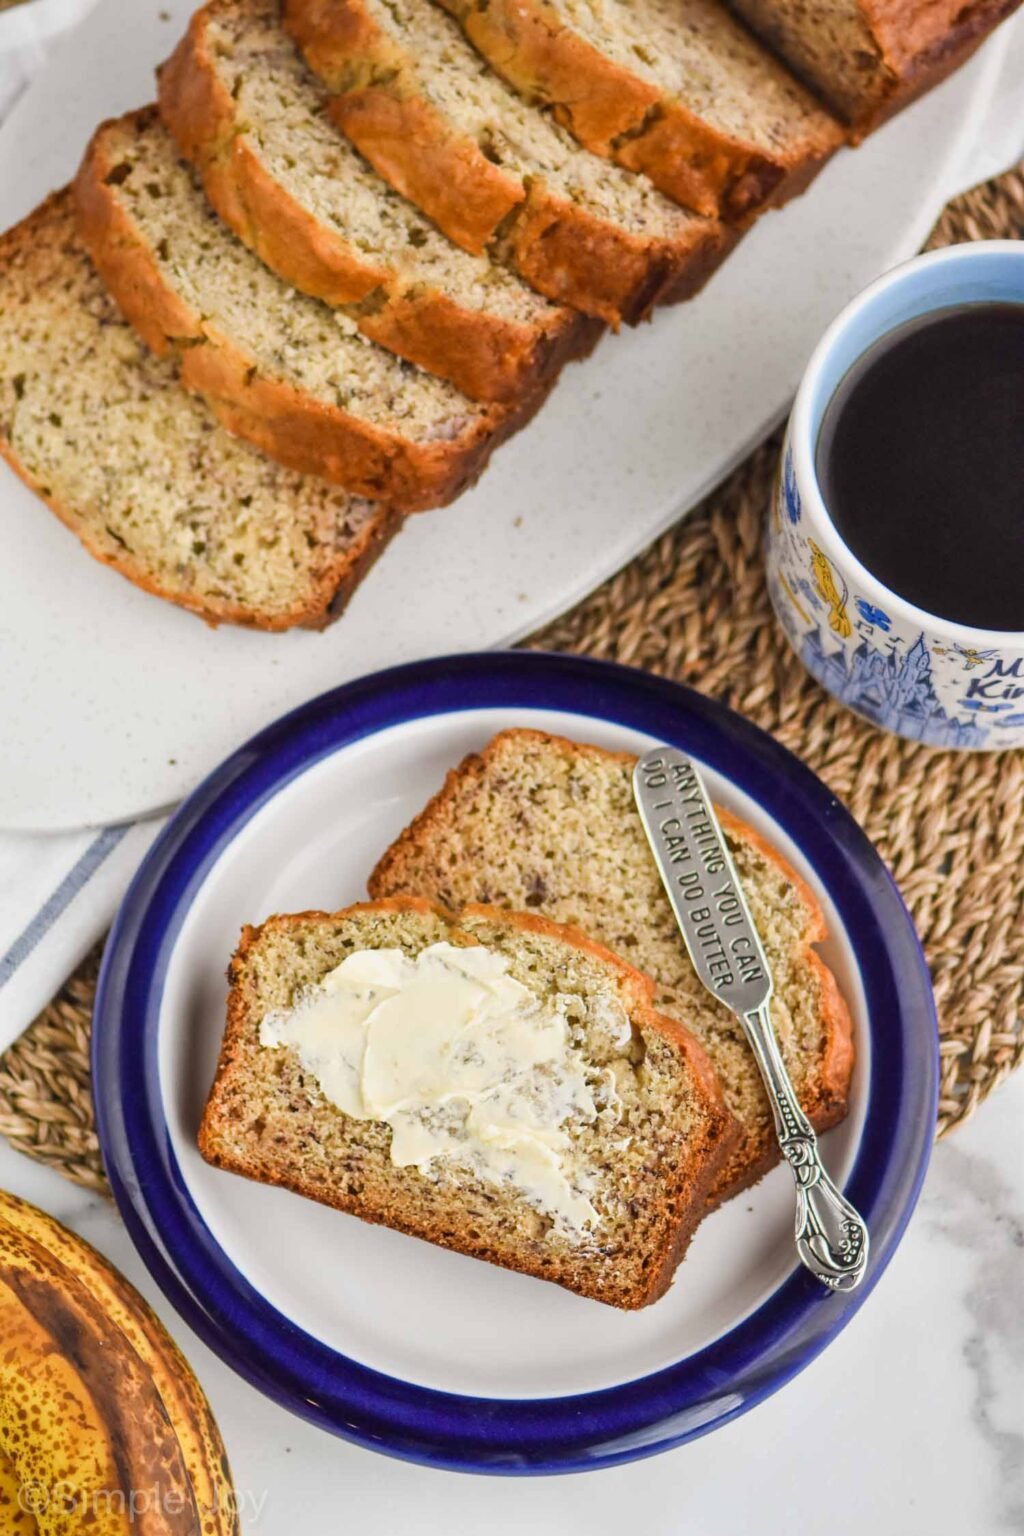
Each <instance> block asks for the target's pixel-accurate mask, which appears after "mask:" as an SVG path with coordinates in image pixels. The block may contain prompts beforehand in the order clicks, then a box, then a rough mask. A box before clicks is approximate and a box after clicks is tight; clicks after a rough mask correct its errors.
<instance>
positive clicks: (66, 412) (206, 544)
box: [0, 191, 401, 629]
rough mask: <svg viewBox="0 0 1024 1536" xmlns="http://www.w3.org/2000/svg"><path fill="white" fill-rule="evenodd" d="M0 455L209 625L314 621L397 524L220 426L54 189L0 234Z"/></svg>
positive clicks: (101, 543) (339, 599)
mask: <svg viewBox="0 0 1024 1536" xmlns="http://www.w3.org/2000/svg"><path fill="white" fill-rule="evenodd" d="M0 453H2V454H3V456H4V458H5V459H6V460H7V461H8V463H9V464H10V465H11V466H12V468H13V469H14V470H15V471H16V472H17V473H18V474H19V475H20V476H21V478H22V479H23V480H24V481H25V482H26V483H27V484H28V485H29V486H31V488H32V489H33V490H34V491H36V492H37V493H38V494H39V495H40V496H42V497H43V498H44V499H45V500H46V501H47V502H48V503H49V505H50V506H51V507H52V508H53V510H54V511H55V512H56V514H57V516H58V517H59V518H60V519H61V521H62V522H64V523H66V524H67V526H68V527H69V528H70V529H71V530H72V532H74V533H76V534H77V535H78V537H79V538H80V539H81V541H82V543H83V544H84V545H85V547H86V549H87V550H88V551H89V553H90V554H92V555H95V557H96V558H97V559H98V560H101V561H103V563H104V564H105V565H110V566H113V567H114V569H115V570H118V571H120V572H121V573H122V575H124V576H127V577H128V578H129V579H130V580H131V581H133V582H135V584H136V585H137V586H140V587H143V588H145V589H146V591H149V592H155V593H156V594H157V595H158V596H159V597H164V598H167V599H168V600H169V601H170V602H172V603H177V604H179V605H180V606H181V607H183V608H189V609H191V610H192V611H193V612H194V613H198V614H201V615H202V617H203V618H205V619H207V620H209V622H210V623H211V624H218V623H222V622H223V623H228V624H247V625H252V626H255V627H256V628H259V629H287V628H289V627H290V626H291V625H295V624H305V625H310V626H313V627H316V628H319V627H320V626H321V625H323V624H325V623H327V621H328V620H329V619H330V618H331V617H332V615H333V614H334V613H336V612H338V611H339V610H340V607H341V605H342V604H343V602H344V599H345V597H346V596H347V595H348V594H349V592H351V591H352V589H353V588H354V586H355V584H356V582H357V581H358V579H359V577H360V575H361V574H362V572H363V571H365V570H366V569H367V568H368V566H369V565H370V563H371V562H372V560H373V558H374V557H375V555H376V554H377V553H378V552H379V551H380V550H381V549H382V548H383V547H384V545H385V543H386V542H387V540H388V538H389V537H390V536H391V534H392V533H393V532H394V531H395V529H396V528H397V526H398V525H399V522H400V521H401V520H400V518H399V517H398V515H397V514H396V513H393V512H389V511H388V510H387V508H385V507H382V506H381V505H380V504H379V503H373V502H368V501H357V500H354V499H353V498H352V497H350V496H348V495H346V494H345V492H344V491H340V490H338V489H337V488H336V487H335V486H330V485H326V484H324V482H323V481H319V480H312V479H304V478H303V477H302V476H300V475H297V474H295V473H294V472H293V471H291V470H288V469H283V468H281V467H280V466H279V465H277V464H274V463H272V462H271V461H270V460H268V459H265V458H263V457H262V455H261V454H258V453H256V452H255V450H254V449H252V448H249V447H248V446H247V445H246V444H245V443H240V442H238V441H236V439H235V438H233V437H229V436H228V434H227V433H226V432H225V431H224V430H223V429H222V428H221V427H219V426H218V425H217V423H216V421H215V420H214V419H213V417H212V416H211V415H210V413H209V411H208V410H207V409H206V407H205V406H204V405H203V403H202V401H201V400H198V399H196V398H195V396H193V395H190V394H186V392H185V391H184V390H183V389H182V388H181V387H180V385H179V384H178V381H177V374H176V370H175V367H174V365H173V363H171V362H169V361H161V360H159V359H157V358H155V357H154V356H153V355H152V353H151V352H150V351H149V350H148V349H147V348H146V347H145V346H144V345H143V343H142V342H141V341H140V340H139V338H138V337H137V336H136V334H135V332H134V331H133V330H132V329H131V327H130V326H129V325H128V324H127V322H126V321H125V320H124V319H123V318H122V316H121V314H120V313H119V311H118V309H117V307H116V306H115V304H114V303H113V301H112V300H111V299H110V298H109V297H108V295H107V293H106V291H105V290H104V287H103V284H102V283H101V282H100V279H99V276H98V275H97V273H96V271H95V269H94V268H93V266H92V263H91V262H90V261H89V258H88V256H87V255H86V253H85V250H84V247H83V246H82V244H81V241H80V240H79V238H78V236H77V234H76V232H75V227H74V215H73V211H72V207H71V195H70V192H68V191H65V192H60V193H57V194H56V195H55V196H53V197H51V198H50V199H49V201H48V202H46V203H44V204H43V206H42V207H41V208H39V209H37V211H36V212H35V213H34V214H32V215H31V216H30V217H29V218H28V219H26V220H25V222H24V223H23V224H19V225H18V227H17V228H16V229H12V230H10V231H8V233H7V234H5V235H3V236H2V237H0Z"/></svg>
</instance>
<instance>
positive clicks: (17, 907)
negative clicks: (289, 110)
mask: <svg viewBox="0 0 1024 1536" xmlns="http://www.w3.org/2000/svg"><path fill="white" fill-rule="evenodd" d="M93 3H94V0H27V3H26V4H25V5H23V6H15V8H14V10H13V11H7V12H3V13H0V118H2V117H3V116H4V115H5V114H6V113H7V112H9V111H10V109H11V107H12V106H13V104H14V101H15V100H16V99H17V96H18V95H19V94H20V92H21V90H22V89H23V88H24V86H25V85H26V84H27V82H28V80H29V79H30V78H31V76H32V74H33V73H34V72H35V71H36V70H38V69H39V68H40V66H41V65H42V63H43V62H44V61H45V57H46V39H47V38H49V37H51V36H52V35H53V34H54V30H55V28H57V27H58V26H59V25H60V23H61V22H62V21H63V22H66V23H70V22H73V21H75V20H77V19H78V17H80V16H81V15H83V14H84V13H85V12H86V11H87V10H88V9H89V7H90V6H91V4H93ZM4 23H6V25H5V24H4ZM5 39H6V41H5ZM1022 80H1024V17H1021V19H1020V20H1019V21H1018V22H1017V23H1015V24H1014V36H1013V39H1012V44H1011V46H1010V48H1009V49H1008V51H1007V55H1006V63H1005V67H1004V69H1003V72H1002V76H1001V79H1000V81H999V86H998V88H997V89H996V90H994V91H993V92H992V97H991V100H990V102H989V103H988V108H987V112H986V115H985V118H984V120H983V121H981V122H979V123H978V125H977V128H976V131H975V133H974V135H973V137H972V138H971V143H970V145H969V147H968V149H967V150H966V151H965V155H964V159H963V162H962V163H961V165H960V166H958V167H957V172H956V176H955V185H951V186H950V187H949V188H948V191H947V196H948V197H954V196H956V194H957V193H958V192H961V191H963V190H965V189H966V188H968V187H971V186H974V185H975V184H976V183H977V182H979V181H985V180H987V179H988V177H990V176H995V175H998V174H999V172H1001V171H1003V170H1005V169H1006V168H1007V166H1010V165H1013V164H1015V163H1016V162H1017V160H1019V159H1020V157H1021V154H1022V153H1024V93H1022V92H1021V90H1020V82H1021V81H1022ZM162 825H163V822H162V821H160V820H157V821H145V822H140V823H137V824H136V825H135V826H122V827H110V828H106V829H105V830H102V831H97V830H95V829H94V830H92V831H86V832H76V833H73V834H70V835H67V836H53V837H30V836H22V835H17V836H15V835H11V834H9V833H3V832H0V1050H3V1049H4V1048H5V1047H6V1046H7V1045H8V1044H10V1042H11V1041H12V1040H13V1039H15V1037H16V1036H17V1035H19V1034H20V1033H21V1031H22V1030H23V1029H24V1028H25V1026H26V1025H27V1024H29V1023H30V1022H31V1020H32V1019H33V1018H34V1017H35V1015H36V1014H37V1013H38V1012H39V1010H40V1009H41V1008H43V1007H45V1005H46V1003H47V1002H48V1001H49V1000H50V998H51V997H52V996H53V995H54V993H55V992H56V991H57V990H58V989H59V987H60V986H61V983H62V982H63V981H64V979H65V977H67V976H68V975H70V973H71V972H72V971H73V970H74V968H75V966H76V965H77V964H78V962H79V961H80V960H81V959H82V958H83V956H84V955H86V954H87V953H88V951H89V949H90V948H91V947H92V945H93V944H94V943H95V942H96V940H97V939H98V938H99V937H100V936H101V934H102V933H103V932H104V931H105V930H106V928H107V927H108V926H109V924H110V921H111V919H112V917H113V915H114V912H115V911H116V909H117V906H118V903H119V902H120V900H121V897H122V896H123V894H124V892H125V890H126V889H127V887H128V884H129V882H130V880H131V878H132V876H133V874H134V873H135V870H136V869H137V867H138V864H139V861H140V860H141V858H142V857H143V855H144V854H145V852H146V851H147V849H148V848H149V846H150V844H151V842H152V841H153V838H154V837H155V836H156V834H157V832H158V831H159V829H160V827H161V826H162Z"/></svg>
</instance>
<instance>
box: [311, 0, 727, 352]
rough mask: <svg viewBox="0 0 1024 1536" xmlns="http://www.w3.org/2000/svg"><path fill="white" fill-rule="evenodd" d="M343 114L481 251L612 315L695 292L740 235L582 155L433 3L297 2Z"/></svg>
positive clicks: (392, 176)
mask: <svg viewBox="0 0 1024 1536" xmlns="http://www.w3.org/2000/svg"><path fill="white" fill-rule="evenodd" d="M284 14H285V23H286V26H287V27H288V28H289V30H290V31H291V33H292V35H293V36H294V37H295V38H296V40H297V41H298V43H299V45H300V46H301V48H302V49H303V52H304V54H305V56H306V60H307V62H308V63H309V65H310V67H311V68H312V69H313V71H314V72H315V73H316V74H317V75H319V76H320V78H321V79H322V80H323V81H324V82H325V84H326V85H327V87H328V89H329V90H330V91H331V92H332V100H331V103H330V107H329V110H330V113H331V116H332V118H333V119H334V121H335V122H336V123H337V124H338V126H339V127H340V128H341V129H342V130H343V132H345V133H346V134H347V135H348V136H349V138H350V139H351V140H352V142H353V143H354V144H355V145H356V147H357V148H358V149H360V150H361V151H362V153H363V154H364V155H365V156H366V158H367V159H368V160H369V161H370V162H371V163H372V164H373V165H374V166H375V167H376V169H377V170H378V171H379V172H380V174H381V175H382V176H383V177H385V179H386V180H387V181H389V182H390V183H391V185H392V186H393V187H395V188H396V189H397V190H398V191H399V192H401V193H402V194H403V196H405V197H407V198H409V199H410V201H411V202H413V203H415V204H416V206H417V207H418V208H421V209H422V210H423V212H424V213H426V214H427V215H428V217H430V218H431V219H433V220H434V222H435V223H436V224H437V225H438V226H439V228H441V229H443V230H444V232H445V233H446V234H447V235H448V236H449V237H450V238H451V239H452V240H454V241H455V242H456V243H457V244H458V245H461V246H463V247H464V249H466V250H467V251H472V252H480V251H483V250H484V249H486V248H491V249H492V250H493V251H495V252H496V253H497V254H498V255H499V256H501V257H502V259H504V260H506V261H508V262H509V263H511V264H512V265H514V266H515V268H516V270H517V271H518V272H519V273H521V275H522V276H523V277H524V278H525V279H526V281H527V282H529V283H531V284H532V285H533V286H534V287H535V288H536V289H538V291H539V292H541V293H545V294H547V295H548V296H549V297H550V298H553V299H557V300H559V301H561V302H564V303H566V304H571V305H572V306H573V307H574V308H576V309H581V310H583V311H585V312H586V313H587V314H591V315H598V316H600V317H601V319H603V320H606V321H608V322H609V323H610V324H612V325H616V324H618V322H619V321H620V320H627V321H630V322H633V321H636V320H639V319H642V318H643V317H644V316H645V315H646V314H647V313H648V312H649V311H650V309H651V307H652V306H653V305H654V304H655V303H658V302H666V301H671V300H675V299H681V298H685V297H688V296H689V295H690V294H692V293H694V292H696V290H697V289H698V288H699V287H700V285H701V284H702V282H703V281H704V279H705V278H706V277H707V276H708V274H709V272H711V271H712V270H713V268H714V267H715V266H716V265H717V264H718V262H719V261H720V260H721V258H722V257H723V256H724V255H725V252H726V250H727V248H728V247H729V245H730V243H731V241H732V239H733V238H734V237H733V236H731V235H727V234H726V233H725V232H724V231H723V229H722V226H721V225H720V224H718V223H716V222H715V221H712V220H705V219H699V218H696V217H694V216H693V215H690V214H687V213H684V212H683V210H682V209H680V208H677V207H675V206H674V205H673V204H672V203H671V202H670V201H669V200H668V199H667V198H664V197H662V195H661V194H660V193H659V192H657V191H656V190H655V188H654V187H652V186H651V184H650V182H649V181H647V180H646V179H645V178H642V177H638V176H634V175H630V173H629V172H626V171H623V170H621V169H620V168H619V167H617V166H614V165H612V164H610V163H609V162H608V161H606V160H602V159H601V158H600V157H598V156H596V155H591V154H589V153H587V152H586V151H585V150H582V149H581V148H580V147H579V145H578V144H577V143H576V142H575V141H574V140H573V139H572V137H571V136H570V135H569V134H567V133H566V132H565V130H564V129H562V128H560V127H559V125H558V124H557V123H555V122H554V121H552V119H551V118H550V117H549V116H548V115H547V114H545V113H544V112H541V111H538V110H537V109H536V108H534V107H532V106H531V105H530V104H529V103H528V102H527V101H525V100H524V99H523V98H522V97H521V96H519V95H517V94H516V92H515V91H513V90H510V89H509V87H508V86H507V85H506V84H505V83H504V81H502V80H501V79H500V78H499V76H498V75H496V74H495V72H494V71H493V70H492V69H490V68H489V67H488V66H487V64H486V63H485V61H484V60H483V59H482V58H481V57H480V55H479V54H478V53H477V52H476V51H475V49H473V48H471V47H470V46H469V44H468V43H467V42H466V40H465V38H464V37H463V35H462V32H461V31H460V29H459V27H458V26H457V25H456V24H455V23H454V22H453V21H452V20H451V19H450V18H449V17H448V16H445V15H444V13H443V12H442V11H440V10H439V9H438V8H437V7H436V6H434V5H433V4H431V3H430V0H285V6H284Z"/></svg>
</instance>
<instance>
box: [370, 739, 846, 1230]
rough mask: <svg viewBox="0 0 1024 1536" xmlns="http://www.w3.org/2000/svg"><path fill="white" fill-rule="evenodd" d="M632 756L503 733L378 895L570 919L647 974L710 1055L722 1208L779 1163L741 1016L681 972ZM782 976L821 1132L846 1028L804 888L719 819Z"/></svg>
mask: <svg viewBox="0 0 1024 1536" xmlns="http://www.w3.org/2000/svg"><path fill="white" fill-rule="evenodd" d="M635 762H636V759H635V758H633V757H631V756H629V755H628V754H626V753H617V752H605V751H602V750H601V749H600V748H598V747H590V746H581V745H578V744H577V743H575V742H571V741H565V740H563V739H562V738H560V737H556V736H546V735H543V734H542V733H540V732H537V731H520V730H512V731H503V732H502V733H501V734H500V735H498V736H496V737H495V738H494V740H493V741H492V742H491V743H490V745H489V746H488V747H487V748H486V749H485V751H484V752H483V753H481V754H480V756H473V757H468V758H467V759H466V760H465V762H464V763H463V764H462V766H461V767H460V768H457V769H456V770H454V771H453V772H452V773H450V774H449V775H448V780H447V782H446V784H445V785H444V787H443V789H441V791H440V792H439V793H438V794H437V795H436V796H435V798H434V799H433V800H432V801H431V802H430V804H429V805H428V806H427V807H426V809H425V810H424V811H423V812H422V814H421V815H420V816H418V817H417V818H416V820H415V821H414V822H413V823H412V825H411V826H410V827H409V828H408V829H407V830H406V831H405V832H404V833H403V834H402V836H401V837H400V838H399V839H398V840H397V842H396V843H394V844H393V846H392V847H391V848H390V849H389V850H388V852H387V853H385V855H384V857H383V858H382V859H381V861H380V863H379V864H378V865H377V868H376V869H375V870H374V872H373V875H372V877H371V879H370V893H371V895H373V896H374V897H384V896H392V895H395V894H397V893H398V892H402V891H407V892H414V893H415V894H417V895H420V896H425V897H428V898H430V899H432V900H435V901H441V902H444V903H445V904H446V905H452V906H458V905H460V904H461V903H463V902H468V901H487V902H493V903H495V904H496V905H499V906H509V907H513V908H535V909H537V910H539V911H541V912H543V913H544V914H545V915H547V916H548V917H550V918H552V919H553V920H555V921H556V922H565V923H574V924H577V925H578V926H579V927H580V928H582V929H584V931H585V932H587V933H589V934H590V935H592V937H593V938H594V939H595V940H597V941H598V942H599V943H601V944H607V945H608V947H609V949H611V950H613V951H614V952H615V953H616V954H619V955H621V956H622V957H623V958H624V959H626V960H628V961H629V962H630V964H632V965H635V966H636V967H637V968H638V969H639V970H642V971H645V972H646V973H647V974H648V975H649V976H651V977H653V978H654V982H655V984H656V988H657V991H656V995H655V1001H656V1006H657V1007H658V1008H659V1009H660V1010H661V1011H662V1012H663V1013H666V1014H667V1015H668V1016H669V1017H670V1018H674V1019H678V1020H680V1021H681V1022H682V1023H684V1024H685V1025H686V1027H687V1028H688V1029H690V1030H692V1032H693V1033H694V1034H695V1035H696V1037H697V1038H698V1040H700V1042H701V1044H702V1045H703V1046H704V1048H705V1050H706V1051H707V1053H708V1056H709V1057H710V1059H711V1062H712V1064H713V1065H714V1068H715V1071H716V1072H717V1074H718V1078H719V1081H720V1082H721V1084H722V1087H723V1090H724V1092H725V1098H726V1103H727V1104H728V1106H729V1108H730V1109H731V1111H732V1113H733V1114H734V1115H735V1117H736V1119H737V1120H738V1121H739V1123H740V1126H741V1129H742V1140H741V1141H740V1143H739V1145H738V1146H737V1147H736V1149H735V1151H734V1152H733V1154H732V1156H731V1157H730V1158H729V1161H728V1163H727V1165H726V1166H725V1168H724V1169H723V1171H722V1173H721V1174H720V1176H719V1178H718V1180H717V1182H716V1184H715V1188H714V1198H715V1199H716V1200H721V1199H725V1198H726V1197H727V1196H728V1195H731V1194H734V1193H735V1192H736V1191H737V1190H740V1189H743V1188H744V1187H745V1186H746V1185H748V1184H752V1183H754V1182H755V1181H756V1180H757V1179H759V1178H760V1177H761V1175H762V1174H763V1173H765V1172H766V1171H767V1170H768V1169H769V1168H770V1167H771V1166H772V1164H773V1163H775V1162H777V1161H778V1147H777V1144H776V1140H775V1134H774V1130H773V1125H772V1118H771V1112H770V1109H769V1105H768V1098H767V1095H766V1094H765V1091H764V1088H763V1086H762V1084H761V1079H760V1075H759V1073H758V1070H757V1066H756V1064H755V1062H754V1058H753V1056H752V1054H751V1052H750V1050H749V1048H748V1046H747V1043H746V1040H745V1039H744V1036H743V1031H742V1028H741V1026H740V1025H739V1023H738V1022H737V1021H736V1019H735V1018H734V1017H733V1015H732V1014H731V1013H729V1012H728V1010H727V1009H725V1008H724V1007H723V1006H722V1005H721V1004H720V1003H718V1002H717V1001H716V1000H715V999H714V998H712V997H711V996H710V995H709V994H708V993H707V992H706V991H705V989H704V987H703V986H702V985H701V983H700V981H699V980H698V978H697V975H696V972H695V971H694V969H693V967H692V965H691V964H690V960H689V957H688V955H687V953H686V949H685V947H684V945H683V940H682V938H681V937H680V934H679V931H678V928H677V927H676V922H675V918H674V917H673V915H672V909H671V907H670V906H669V903H668V898H667V896H666V895H665V892H664V889H663V888H662V884H661V880H660V878H659V875H658V871H657V868H656V866H655V863H654V860H653V859H652V857H651V853H650V849H649V847H648V844H647V840H646V838H645V836H644V831H643V827H642V826H641V823H640V818H639V815H638V814H637V811H636V808H635V806H634V803H633V790H632V773H633V768H634V765H635ZM720 814H721V816H722V822H723V825H724V828H725V831H726V835H727V837H728V839H729V845H730V848H731V850H732V853H733V856H734V858H735V860H736V864H737V867H738V869H739V873H740V877H741V879H742V881H743V885H744V889H745V891H746V894H747V897H748V899H749V902H750V907H751V910H752V912H753V915H754V919H755V921H756V922H757V925H758V928H759V930H760V933H761V937H762V939H763V940H764V943H765V947H766V949H767V952H768V957H769V959H770V961H771V964H772V969H773V972H774V976H775V1000H774V1002H773V1004H772V1016H773V1019H774V1022H775V1028H776V1031H777V1033H778V1036H779V1043H780V1045H781V1047H782V1054H783V1056H784V1057H785V1060H786V1065H787V1066H788V1068H789V1071H790V1073H791V1075H792V1077H793V1081H794V1084H795V1086H796V1090H797V1093H798V1095H799V1097H800V1102H801V1104H802V1105H803V1107H804V1110H805V1112H806V1113H807V1114H808V1115H809V1116H810V1119H811V1121H812V1123H813V1124H814V1125H815V1127H816V1128H817V1129H818V1130H824V1129H825V1128H826V1127H827V1126H830V1125H834V1124H835V1123H836V1122H837V1121H838V1120H841V1119H842V1118H843V1116H844V1115H845V1113H846V1102H847V1093H848V1090H849V1084H850V1075H851V1072H852V1069H853V1033H852V1025H851V1021H850V1016H849V1013H848V1011H847V1009H846V1005H845V1004H844V1002H843V1000H842V998H841V996H840V994H839V989H838V987H837V986H836V982H835V978H834V977H833V975H832V973H831V972H830V971H829V970H828V969H827V967H826V966H825V964H824V963H823V961H822V960H821V958H820V957H819V955H818V954H817V953H816V951H815V950H814V949H813V948H812V946H813V945H814V944H816V943H818V942H820V941H821V940H822V939H824V938H825V937H826V928H825V919H824V916H823V914H822V912H821V908H820V906H819V905H818V903H817V901H816V900H815V899H814V896H813V895H812V893H811V891H810V890H809V889H808V887H807V886H806V884H805V883H804V882H803V881H802V880H801V879H800V877H799V876H798V875H797V874H796V873H795V872H794V871H793V870H792V869H791V868H790V867H789V865H788V864H787V863H786V862H785V860H784V859H783V858H782V857H781V855H780V854H778V853H777V852H776V850H775V849H773V848H771V847H770V846H769V845H768V844H767V843H766V842H765V841H764V840H763V839H762V838H761V837H759V836H758V834H757V833H756V832H754V831H753V830H752V829H751V828H749V827H747V826H746V825H744V823H742V822H740V821H738V820H737V819H736V818H735V817H734V816H730V815H728V813H726V812H722V813H720Z"/></svg>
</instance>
